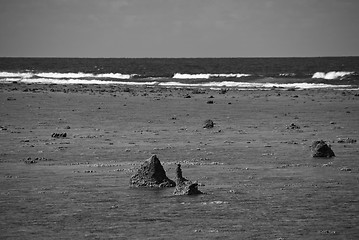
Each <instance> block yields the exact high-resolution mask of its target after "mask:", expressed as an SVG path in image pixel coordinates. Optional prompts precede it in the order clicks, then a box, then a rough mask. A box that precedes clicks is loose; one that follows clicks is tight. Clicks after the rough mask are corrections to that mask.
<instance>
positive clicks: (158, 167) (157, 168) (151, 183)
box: [130, 155, 176, 187]
mask: <svg viewBox="0 0 359 240" xmlns="http://www.w3.org/2000/svg"><path fill="white" fill-rule="evenodd" d="M130 185H131V186H134V187H174V186H176V183H175V182H174V181H173V180H171V179H169V178H168V177H167V176H166V172H165V170H164V169H163V166H162V164H161V162H160V160H159V159H158V158H157V156H156V155H152V156H151V157H150V158H149V159H147V160H146V161H145V162H144V163H143V164H142V165H141V166H140V168H139V169H138V170H137V173H136V174H135V175H133V176H132V177H131V179H130Z"/></svg>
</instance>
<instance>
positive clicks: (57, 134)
mask: <svg viewBox="0 0 359 240" xmlns="http://www.w3.org/2000/svg"><path fill="white" fill-rule="evenodd" d="M51 137H53V138H65V137H67V133H53V134H51Z"/></svg>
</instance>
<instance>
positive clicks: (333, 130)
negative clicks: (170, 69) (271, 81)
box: [0, 83, 359, 239]
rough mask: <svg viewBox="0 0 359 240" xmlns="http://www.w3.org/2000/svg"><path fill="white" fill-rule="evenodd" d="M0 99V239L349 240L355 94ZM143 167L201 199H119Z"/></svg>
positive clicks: (101, 90) (355, 212)
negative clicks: (322, 153)
mask: <svg viewBox="0 0 359 240" xmlns="http://www.w3.org/2000/svg"><path fill="white" fill-rule="evenodd" d="M0 91H1V93H0V101H1V105H0V113H1V115H0V116H1V117H0V126H1V129H0V130H1V131H0V143H1V152H0V190H1V195H0V212H1V216H0V229H1V231H0V238H1V239H59V238H64V239H111V238H113V239H126V238H128V239H213V238H218V239H358V238H359V226H358V222H359V192H358V183H359V161H358V153H359V148H358V143H356V142H350V141H348V142H346V141H345V139H348V138H349V139H356V140H357V138H358V131H359V94H358V93H357V91H340V90H330V89H320V90H303V91H283V90H281V89H272V90H269V91H235V90H229V91H213V90H209V89H204V90H203V89H201V90H198V89H195V90H194V89H166V88H161V87H158V86H157V87H156V86H154V87H135V86H132V87H123V86H106V85H103V86H97V85H66V86H62V85H41V84H40V85H35V84H34V85H26V84H18V83H11V84H2V85H0ZM207 119H211V120H213V122H214V124H215V125H214V127H213V128H210V129H206V128H203V124H204V121H205V120H207ZM54 133H55V135H54ZM56 133H58V134H59V135H56ZM61 133H66V136H65V135H61ZM321 139H323V140H325V141H326V142H327V143H329V144H330V145H331V146H332V149H333V151H334V152H335V155H336V157H334V158H323V159H321V158H312V156H311V152H310V148H309V147H310V145H311V143H312V142H313V141H315V140H321ZM343 139H344V143H342V142H341V141H340V140H343ZM152 154H156V155H157V156H158V157H159V159H160V161H161V163H162V164H163V166H164V168H165V170H166V173H167V176H168V177H169V178H171V179H174V178H175V170H176V166H177V164H178V163H180V164H181V166H182V170H183V175H184V176H185V177H188V178H189V179H191V180H197V181H198V182H199V189H200V190H201V191H203V192H204V193H205V194H203V195H199V196H193V197H192V196H174V195H173V188H168V189H141V188H130V187H129V179H130V177H131V175H132V174H133V173H134V171H135V170H136V169H137V168H138V167H139V166H140V164H141V163H142V162H143V161H144V160H145V159H147V158H149V157H150V156H151V155H152Z"/></svg>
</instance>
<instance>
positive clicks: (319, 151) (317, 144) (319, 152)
mask: <svg viewBox="0 0 359 240" xmlns="http://www.w3.org/2000/svg"><path fill="white" fill-rule="evenodd" d="M311 150H312V153H313V155H312V156H313V157H326V158H330V157H335V154H334V152H333V150H332V149H331V148H330V146H328V145H327V144H326V143H325V141H323V140H320V141H314V142H313V143H312V146H311Z"/></svg>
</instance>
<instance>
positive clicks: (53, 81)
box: [2, 78, 158, 86]
mask: <svg viewBox="0 0 359 240" xmlns="http://www.w3.org/2000/svg"><path fill="white" fill-rule="evenodd" d="M4 80H5V81H12V82H14V80H11V79H2V81H4ZM16 81H19V82H23V83H40V84H62V85H63V84H89V85H92V84H99V85H111V84H117V85H137V86H139V85H148V86H149V85H156V84H158V82H156V81H153V82H120V81H103V80H97V79H92V80H90V79H89V80H85V79H54V78H26V79H17V80H16Z"/></svg>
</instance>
